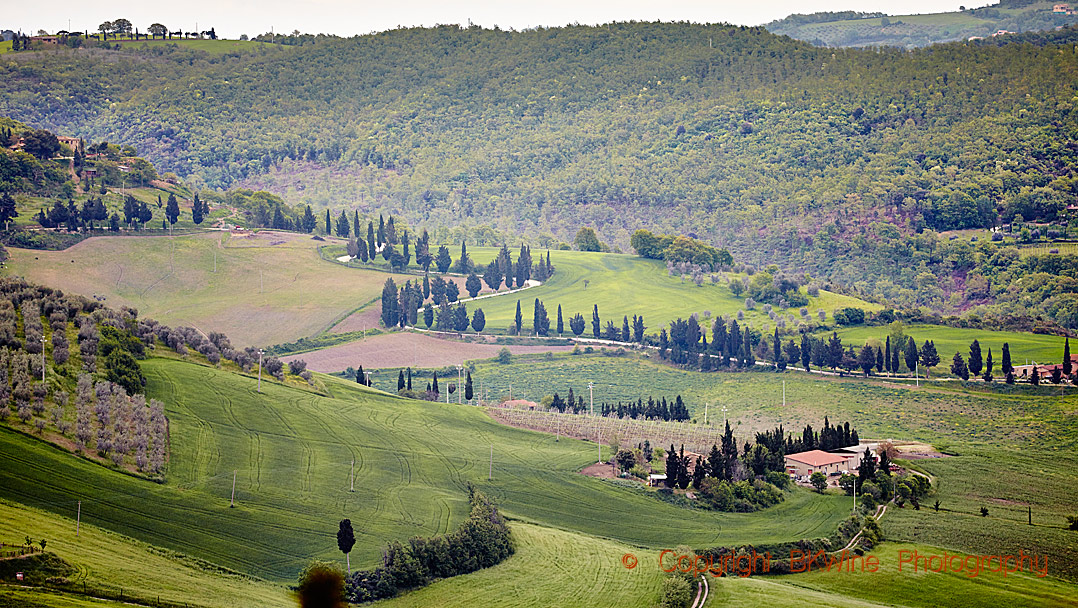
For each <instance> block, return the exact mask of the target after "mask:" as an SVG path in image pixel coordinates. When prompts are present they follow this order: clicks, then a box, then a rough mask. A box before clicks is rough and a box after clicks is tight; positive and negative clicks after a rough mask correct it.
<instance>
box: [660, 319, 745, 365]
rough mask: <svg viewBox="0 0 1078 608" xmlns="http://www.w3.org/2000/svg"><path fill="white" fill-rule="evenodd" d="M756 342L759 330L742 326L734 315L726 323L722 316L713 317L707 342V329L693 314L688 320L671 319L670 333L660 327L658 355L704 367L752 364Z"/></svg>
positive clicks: (674, 361) (682, 363)
mask: <svg viewBox="0 0 1078 608" xmlns="http://www.w3.org/2000/svg"><path fill="white" fill-rule="evenodd" d="M757 344H760V335H759V333H758V332H756V331H755V330H753V329H751V328H749V327H748V326H745V327H744V328H742V327H741V325H740V324H738V322H737V320H736V319H731V320H730V321H729V324H727V321H726V319H725V318H723V317H719V318H716V319H715V321H714V323H713V324H712V328H711V343H710V344H709V343H708V341H707V332H706V330H704V329H703V328H702V327H701V326H700V322H699V321H697V319H696V316H695V315H694V316H691V317H689V319H688V320H682V319H681V318H678V319H676V320H674V321H673V322H672V323H670V331H669V333H668V332H667V331H666V329H665V328H664V329H661V330H660V331H659V356H660V357H661V358H663V359H669V360H670V361H671V362H673V363H675V364H677V365H685V366H689V367H694V368H696V367H698V368H699V369H701V370H703V371H709V370H711V369H714V368H717V367H729V366H730V365H731V364H737V365H738V366H740V367H751V366H753V365H755V364H756V355H755V353H754V348H755V347H756V345H757Z"/></svg>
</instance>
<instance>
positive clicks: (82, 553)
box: [0, 500, 294, 608]
mask: <svg viewBox="0 0 1078 608" xmlns="http://www.w3.org/2000/svg"><path fill="white" fill-rule="evenodd" d="M87 519H89V518H84V519H83V521H82V523H81V525H80V526H79V533H78V536H77V537H76V535H75V518H74V517H70V518H69V517H63V516H60V515H56V514H55V513H50V512H47V511H42V510H39V509H32V508H29V507H25V506H23V505H20V504H17V503H12V502H9V501H6V500H3V501H0V541H2V542H5V543H12V542H14V543H21V542H22V540H23V538H24V537H25V536H30V537H31V538H33V539H34V540H35V541H36V540H38V539H42V538H44V539H46V540H47V541H48V544H47V545H46V548H47V549H48V551H49V552H50V553H53V554H55V555H56V556H58V557H60V558H61V559H63V560H64V561H66V562H67V563H69V564H70V565H71V566H73V567H74V569H75V572H74V574H72V575H71V576H68V577H67V579H68V581H69V582H70V583H71V585H70V588H71V589H72V590H74V591H78V592H82V590H83V589H86V592H87V593H89V594H90V595H95V594H96V595H106V596H110V597H115V596H116V594H118V592H119V590H121V589H123V590H124V592H125V594H126V595H127V597H128V598H133V599H136V600H138V599H141V600H142V601H144V602H152V601H154V600H156V599H157V598H158V597H159V598H160V599H161V600H162V601H166V602H190V603H192V604H194V605H198V606H205V607H207V608H212V607H221V608H230V607H232V606H237V605H239V603H240V600H239V598H245V601H247V602H250V603H251V604H257V605H259V606H267V607H268V606H279V607H282V608H283V607H284V606H292V605H294V603H293V602H292V600H291V598H289V593H288V591H287V590H286V589H285V587H284V586H283V585H276V584H272V583H268V582H265V581H261V580H258V579H254V578H251V577H248V576H244V575H240V574H239V573H236V572H228V571H225V570H222V569H221V568H219V567H218V566H214V565H212V564H209V563H205V562H200V561H198V560H196V559H193V558H190V557H186V556H183V555H180V554H173V553H170V552H168V551H164V550H161V549H159V548H157V547H154V546H151V545H148V544H146V543H144V542H141V541H137V540H135V539H133V538H130V537H128V536H124V535H122V534H117V533H115V532H111V531H109V530H106V529H104V528H100V527H98V526H95V525H93V524H91V523H89V522H88V521H87ZM4 582H7V581H6V580H5V581H4ZM28 582H31V583H35V584H40V583H42V582H44V581H38V580H29V581H28ZM83 585H85V587H83ZM9 591H10V589H4V591H3V592H2V593H8V592H9ZM42 595H44V597H42ZM26 599H27V600H28V601H36V602H40V603H44V604H45V605H49V606H65V605H67V602H68V601H70V602H75V601H82V600H76V599H74V598H69V599H68V600H65V599H63V598H62V597H57V595H56V594H55V593H53V592H47V593H44V594H42V593H33V594H29V593H28V595H27V598H26ZM3 605H4V604H3V603H0V606H3ZM72 605H82V604H80V603H73V604H72ZM86 605H96V603H91V602H87V604H86Z"/></svg>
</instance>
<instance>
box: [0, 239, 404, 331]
mask: <svg viewBox="0 0 1078 608" xmlns="http://www.w3.org/2000/svg"><path fill="white" fill-rule="evenodd" d="M317 244H318V241H312V240H311V239H310V237H307V236H304V235H297V234H291V233H274V232H260V233H257V234H253V235H237V236H230V234H229V233H228V232H209V233H201V234H195V235H189V236H176V237H171V238H169V237H134V236H123V237H96V238H92V239H88V240H86V241H83V242H81V243H79V244H78V245H76V246H74V247H72V248H70V249H67V250H64V251H34V250H27V249H14V248H13V249H11V260H10V262H9V263H8V265H9V267H10V268H11V269H12V271H13V272H15V273H17V274H19V275H22V276H24V277H26V278H27V279H29V280H32V281H36V282H39V283H44V284H48V285H52V286H54V287H57V288H61V289H63V290H65V291H71V292H74V293H78V294H81V295H84V296H86V297H92V296H94V295H101V296H105V298H106V299H105V302H106V303H107V304H108V305H109V306H111V307H114V308H119V307H120V306H131V307H133V308H136V309H138V310H139V311H140V313H141V314H142V315H143V316H146V317H150V318H153V319H157V320H158V321H161V322H162V323H167V324H170V325H188V326H193V327H196V328H198V329H200V330H201V331H203V332H205V333H209V332H211V331H220V332H224V333H226V334H227V335H228V336H229V337H230V338H231V339H232V340H233V341H234V344H236V345H238V346H250V345H259V346H262V345H270V344H277V343H280V342H290V341H292V340H296V339H298V338H301V337H305V336H311V335H314V334H317V333H319V332H321V331H323V330H325V329H328V328H329V327H330V326H331V325H332V324H333V323H334V322H335V321H337V320H340V319H343V318H344V317H345V316H347V315H348V314H349V313H351V312H352V311H353V310H355V309H357V308H359V307H361V306H364V305H366V304H367V303H368V302H370V301H371V300H372V299H374V298H375V297H377V296H378V294H379V293H380V292H381V288H382V283H383V282H384V281H385V279H386V277H387V276H388V275H386V274H384V273H381V272H369V271H354V270H349V269H346V268H343V267H341V266H338V265H334V264H329V263H326V262H323V261H321V260H320V259H319V258H318V254H317V251H316V250H315V246H316V245H317ZM215 264H216V269H217V271H216V272H214V268H215ZM398 279H399V277H398Z"/></svg>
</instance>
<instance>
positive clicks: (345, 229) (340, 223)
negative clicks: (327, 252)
mask: <svg viewBox="0 0 1078 608" xmlns="http://www.w3.org/2000/svg"><path fill="white" fill-rule="evenodd" d="M351 233H352V225H351V224H349V223H348V213H347V212H346V211H344V210H343V209H342V210H341V216H340V217H338V218H337V236H339V237H341V238H344V239H346V238H348V235H349V234H351Z"/></svg>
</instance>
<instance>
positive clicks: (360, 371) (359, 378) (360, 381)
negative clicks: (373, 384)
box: [356, 365, 367, 384]
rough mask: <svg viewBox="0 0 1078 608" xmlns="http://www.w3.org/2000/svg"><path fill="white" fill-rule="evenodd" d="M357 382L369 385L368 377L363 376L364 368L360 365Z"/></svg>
mask: <svg viewBox="0 0 1078 608" xmlns="http://www.w3.org/2000/svg"><path fill="white" fill-rule="evenodd" d="M356 382H358V383H359V384H366V383H367V376H365V375H364V374H363V366H362V365H360V366H359V369H357V370H356Z"/></svg>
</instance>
